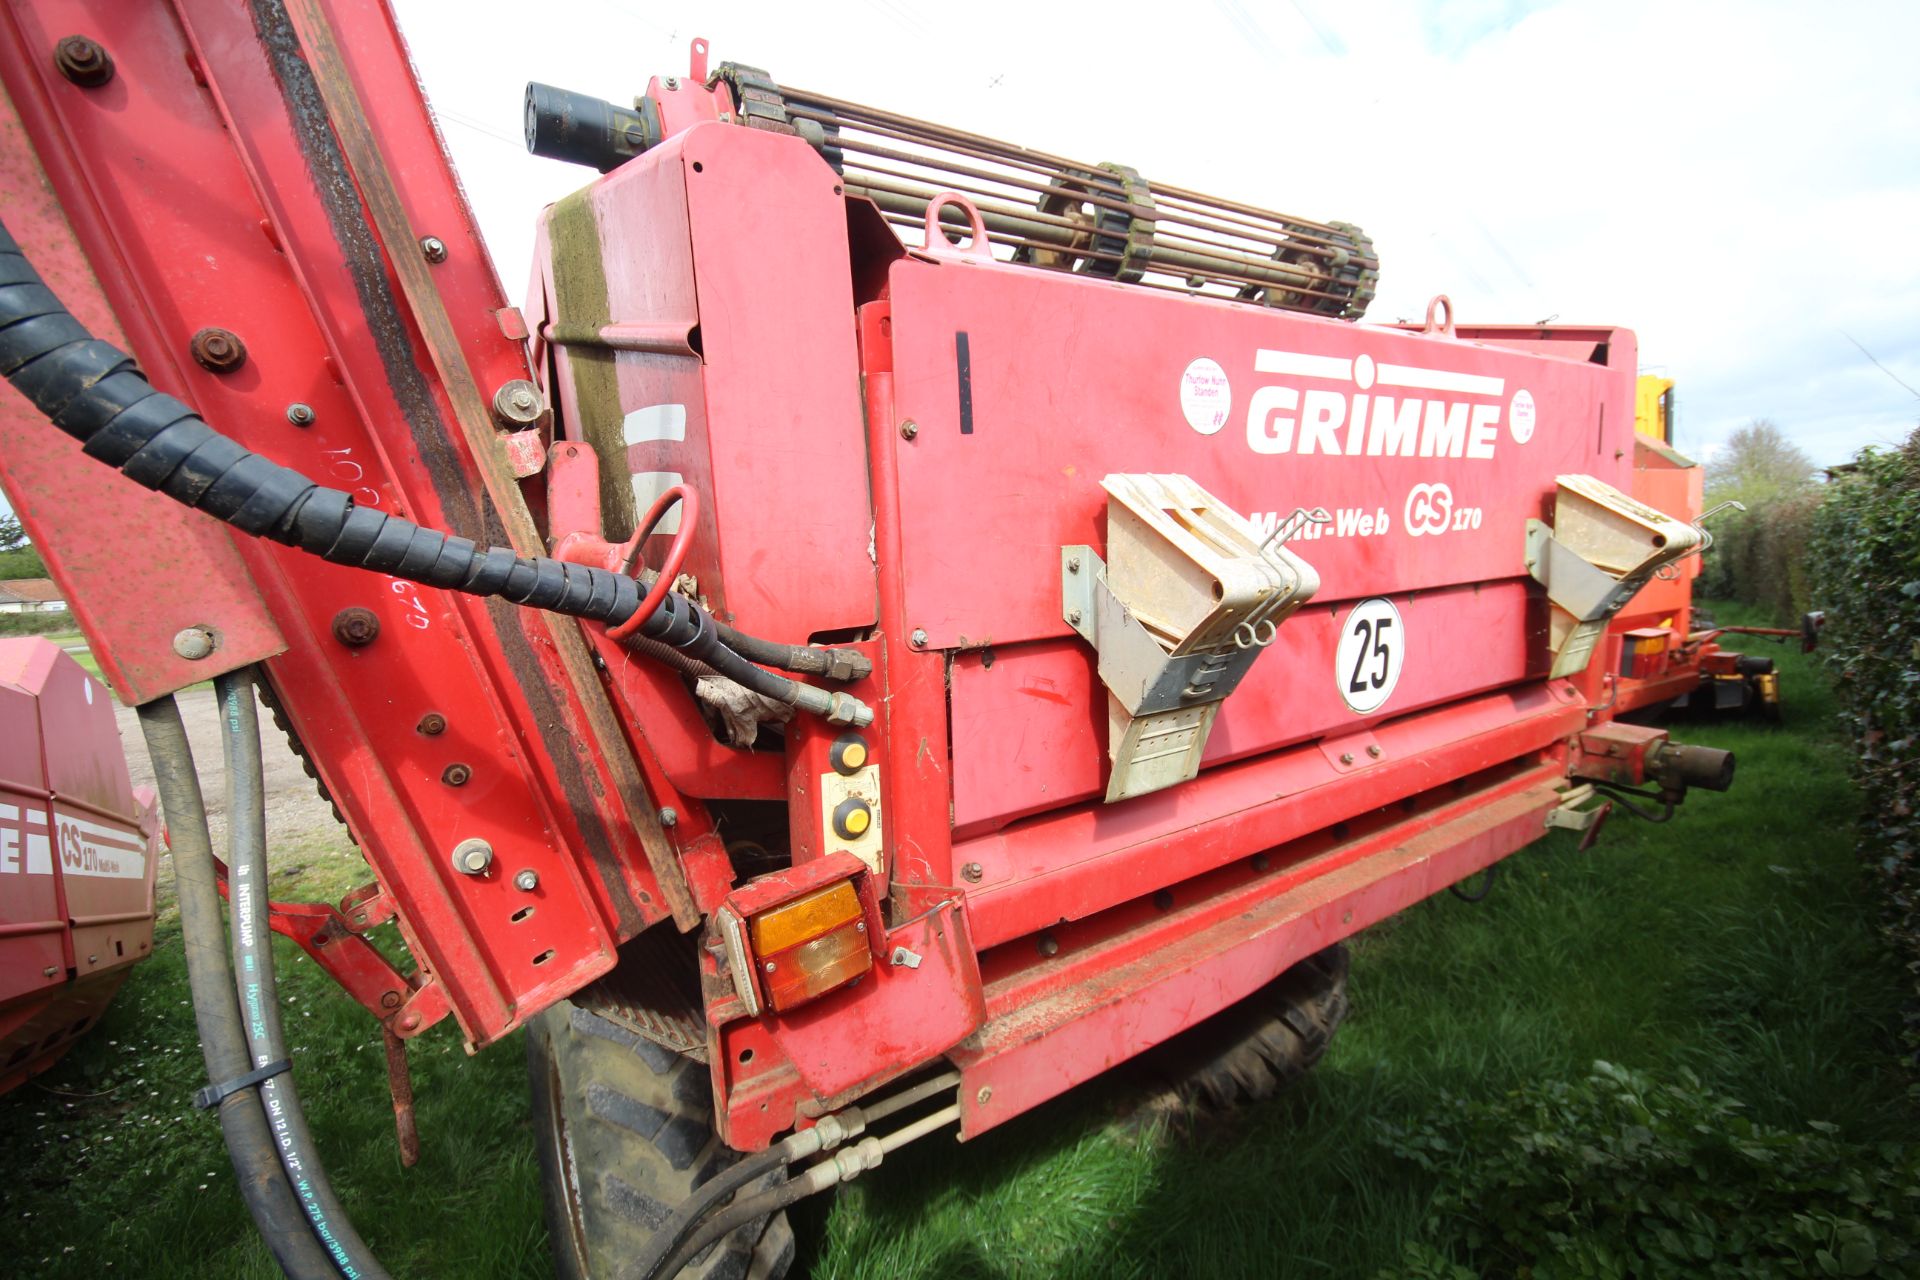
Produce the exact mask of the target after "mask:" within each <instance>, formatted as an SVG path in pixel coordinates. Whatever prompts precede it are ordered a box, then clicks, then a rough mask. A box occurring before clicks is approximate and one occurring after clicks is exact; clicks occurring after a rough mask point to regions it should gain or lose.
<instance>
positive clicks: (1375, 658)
mask: <svg viewBox="0 0 1920 1280" xmlns="http://www.w3.org/2000/svg"><path fill="white" fill-rule="evenodd" d="M1406 657H1407V634H1406V629H1405V627H1404V626H1403V625H1402V624H1401V621H1400V611H1399V610H1398V609H1396V608H1394V606H1393V601H1391V600H1387V599H1384V598H1381V597H1375V598H1374V599H1372V600H1362V601H1361V602H1360V603H1359V604H1356V605H1355V606H1353V611H1352V612H1351V613H1349V614H1347V620H1346V623H1345V624H1344V625H1343V626H1342V627H1341V628H1340V644H1339V646H1338V647H1337V648H1336V649H1335V650H1334V653H1333V678H1334V680H1335V682H1336V683H1337V684H1338V685H1339V686H1340V698H1341V700H1342V701H1344V702H1345V703H1346V704H1347V706H1348V707H1350V708H1351V709H1353V710H1354V711H1357V712H1359V713H1360V714H1361V715H1370V714H1372V713H1373V712H1375V711H1378V710H1379V709H1380V708H1381V707H1382V706H1384V705H1385V704H1386V701H1387V699H1388V698H1390V697H1392V696H1393V686H1394V685H1396V684H1398V683H1399V682H1400V668H1401V667H1402V666H1403V665H1404V664H1405V662H1406Z"/></svg>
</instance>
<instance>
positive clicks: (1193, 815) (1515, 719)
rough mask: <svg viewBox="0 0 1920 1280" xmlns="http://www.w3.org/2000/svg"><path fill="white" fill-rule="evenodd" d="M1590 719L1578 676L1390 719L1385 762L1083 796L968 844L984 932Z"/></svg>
mask: <svg viewBox="0 0 1920 1280" xmlns="http://www.w3.org/2000/svg"><path fill="white" fill-rule="evenodd" d="M1585 723H1586V704H1585V703H1583V702H1581V701H1580V700H1579V699H1578V698H1577V697H1576V696H1575V695H1574V694H1573V693H1572V692H1571V691H1570V690H1569V689H1568V688H1567V687H1566V686H1565V685H1563V684H1559V683H1556V684H1554V685H1553V686H1551V687H1549V686H1543V685H1533V686H1529V687H1526V688H1524V689H1520V690H1517V691H1512V692H1503V693H1494V694H1486V695H1483V696H1482V697H1480V698H1477V699H1474V700H1472V701H1470V702H1466V703H1461V704H1456V705H1452V706H1447V707H1442V708H1438V709H1435V710H1432V711H1427V712H1422V713H1419V714H1416V715H1412V716H1407V717H1405V718H1404V719H1401V720H1394V721H1389V722H1387V723H1386V724H1382V725H1379V726H1377V727H1376V728H1375V729H1374V730H1373V731H1372V736H1373V738H1374V739H1375V740H1376V741H1377V742H1378V744H1379V746H1380V747H1381V751H1382V754H1381V757H1380V758H1379V759H1378V760H1374V759H1372V758H1371V757H1368V756H1366V755H1364V754H1356V758H1355V761H1354V763H1353V764H1351V765H1346V764H1342V763H1340V761H1339V760H1338V758H1337V757H1335V758H1333V759H1329V758H1328V756H1327V754H1326V753H1324V752H1322V751H1321V750H1320V749H1319V748H1318V747H1316V746H1314V745H1312V744H1305V745H1301V746H1296V747H1292V748H1289V749H1287V750H1285V751H1281V752H1276V753H1273V754H1270V755H1266V756H1260V757H1257V758H1255V759H1252V760H1246V761H1242V762H1239V763H1237V764H1231V765H1226V766H1223V767H1221V768H1218V769H1213V770H1209V771H1207V772H1205V773H1203V774H1202V775H1201V776H1200V777H1199V778H1197V779H1195V780H1194V781H1193V782H1190V783H1187V784H1185V785H1183V786H1180V787H1174V788H1171V789H1169V790H1167V791H1161V792H1157V793H1155V794H1153V795H1149V796H1142V797H1139V798H1138V799H1135V800H1130V801H1128V802H1126V803H1125V804H1122V805H1102V804H1083V805H1079V806H1076V807H1073V808H1067V809H1061V810H1058V811H1056V812H1053V813H1049V814H1046V815H1044V816H1041V817H1037V818H1030V819H1027V820H1025V821H1023V822H1019V823H1016V824H1015V825H1013V826H1011V827H1009V828H1007V829H1006V830H1004V831H1001V832H998V833H995V834H993V835H988V836H981V837H977V838H975V839H972V840H966V841H961V842H958V843H956V844H955V846H954V851H953V858H954V861H955V862H956V863H959V864H966V863H978V864H979V865H980V867H981V878H980V884H979V887H978V888H975V889H971V890H970V891H969V892H968V894H967V911H968V915H969V917H970V918H971V920H972V924H973V936H974V940H975V941H976V942H977V943H978V944H979V945H980V946H982V947H991V946H994V945H997V944H999V943H1001V942H1005V941H1007V940H1008V939H1010V938H1017V937H1021V936H1023V935H1025V934H1028V933H1031V932H1033V931H1034V930H1036V929H1040V928H1044V927H1046V926H1047V925H1049V924H1052V923H1054V922H1055V921H1057V920H1063V919H1064V920H1071V919H1078V918H1080V917H1082V916H1086V915H1091V914H1092V913H1094V912H1096V911H1100V910H1104V909H1105V908H1107V907H1111V906H1113V905H1115V904H1117V903H1120V902H1125V901H1127V900H1128V899H1130V898H1134V897H1137V896H1139V895H1141V894H1145V893H1151V892H1152V891H1153V890H1155V889H1158V888H1160V887H1161V886H1163V885H1168V884H1173V883H1176V882H1177V881H1180V880H1183V879H1186V878H1187V877H1189V876H1192V875H1196V874H1198V873H1200V872H1202V871H1206V870H1209V869H1211V868H1213V867H1217V866H1220V865H1221V864H1223V863H1225V862H1228V861H1231V860H1232V859H1234V858H1237V857H1243V856H1246V855H1248V854H1251V853H1255V852H1258V851H1259V850H1262V849H1268V848H1271V847H1273V846H1275V845H1278V844H1282V843H1284V842H1286V841H1288V840H1294V839H1297V838H1299V837H1301V836H1303V835H1306V834H1308V833H1310V832H1313V831H1316V830H1319V829H1320V828H1322V827H1325V826H1329V825H1331V824H1332V823H1335V822H1339V821H1341V820H1343V819H1346V818H1350V817H1354V816H1356V815H1359V814H1363V813H1367V812H1369V811H1371V810H1373V809H1375V808H1377V807H1378V806H1380V805H1383V804H1390V803H1392V802H1393V801H1395V800H1398V799H1400V798H1402V797H1404V796H1411V795H1414V794H1417V793H1418V792H1420V791H1423V790H1425V789H1427V788H1428V787H1432V786H1435V785H1437V784H1438V783H1440V782H1444V781H1446V780H1448V779H1451V778H1457V777H1463V776H1465V775H1467V774H1470V773H1473V772H1476V771H1478V770H1480V769H1485V768H1488V767H1491V766H1493V765H1496V764H1500V763H1502V762H1504V761H1508V760H1513V759H1518V758H1524V757H1526V756H1528V755H1529V754H1531V753H1534V752H1538V751H1541V750H1544V749H1546V748H1547V747H1548V746H1550V745H1551V744H1553V743H1555V742H1557V741H1558V740H1560V739H1562V738H1564V737H1566V735H1568V734H1569V733H1572V732H1574V731H1575V730H1577V729H1579V728H1580V727H1582V726H1583V725H1584V724H1585Z"/></svg>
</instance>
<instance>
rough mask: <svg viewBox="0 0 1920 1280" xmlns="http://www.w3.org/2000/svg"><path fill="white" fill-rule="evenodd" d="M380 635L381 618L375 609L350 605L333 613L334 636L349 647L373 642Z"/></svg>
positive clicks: (359, 646)
mask: <svg viewBox="0 0 1920 1280" xmlns="http://www.w3.org/2000/svg"><path fill="white" fill-rule="evenodd" d="M379 637H380V618H379V615H377V614H375V613H374V611H373V610H371V609H368V608H364V607H362V606H360V605H357V604H356V605H350V606H349V607H347V608H345V609H342V610H341V611H340V612H338V613H336V614H334V615H333V638H334V639H335V640H338V641H339V642H340V643H341V644H344V645H346V646H347V647H348V648H349V649H359V648H363V647H365V646H367V645H370V644H372V643H373V642H374V641H375V640H377V639H379Z"/></svg>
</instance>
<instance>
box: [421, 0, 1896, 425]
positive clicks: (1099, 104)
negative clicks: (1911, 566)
mask: <svg viewBox="0 0 1920 1280" xmlns="http://www.w3.org/2000/svg"><path fill="white" fill-rule="evenodd" d="M398 8H399V11H400V17H401V22H402V26H403V28H404V29H405V30H406V32H407V34H408V36H409V39H410V40H411V42H412V45H413V49H414V56H415V58H416V60H417V61H418V62H419V64H420V66H421V70H422V74H423V77H424V79H425V82H426V86H427V90H428V94H429V97H430V99H431V100H432V101H433V102H434V104H435V106H436V107H437V108H438V109H439V111H440V113H441V120H442V126H443V128H444V129H445V131H446V134H447V138H448V142H449V145H450V146H451V148H452V150H453V152H454V156H455V159H456V162H457V164H458V167H459V169H460V172H461V176H462V178H463V180H464V181H465V182H466V184H467V187H468V190H469V192H470V194H471V196H472V198H473V200H474V203H475V206H476V208H477V210H478V213H479V216H480V220H481V225H482V227H483V228H484V230H485V233H486V235H487V237H488V240H489V242H490V244H491V245H492V248H493V251H494V253H495V255H496V258H497V260H498V262H499V264H500V267H501V271H502V276H503V278H504V279H505V280H506V281H507V286H508V292H509V295H510V296H517V295H518V294H519V293H520V291H521V288H522V282H523V281H525V279H526V278H527V265H528V259H529V255H530V253H531V248H532V225H533V219H534V217H535V216H536V214H537V213H538V210H539V209H540V207H541V206H542V205H543V204H544V203H546V202H548V201H551V200H552V199H554V198H556V197H558V196H560V195H562V194H565V193H566V192H567V191H570V190H572V189H574V188H575V187H577V186H579V185H581V184H582V183H583V182H584V181H585V180H586V179H587V178H588V177H589V176H590V175H588V174H587V173H586V172H585V171H584V170H580V169H577V168H574V167H571V166H567V165H561V164H557V163H554V162H551V161H544V160H538V159H534V158H532V157H528V156H526V155H524V154H523V153H522V151H521V149H520V146H519V143H518V141H517V139H518V137H519V132H520V95H521V87H522V85H523V83H524V82H525V81H526V80H529V79H537V80H545V81H548V82H551V83H555V84H559V85H562V86H565V87H568V88H573V89H578V90H581V91H584V92H589V93H594V94H598V95H600V96H603V97H608V98H614V99H622V98H630V97H631V96H632V95H634V94H635V93H638V92H640V91H642V90H643V89H644V88H645V86H646V77H647V75H648V74H650V73H655V72H658V73H662V74H683V73H684V72H685V69H686V56H687V55H686V50H687V44H688V41H689V40H690V39H691V38H692V37H693V36H694V35H696V34H699V35H704V36H707V37H709V38H710V39H711V41H712V45H713V51H714V53H713V56H714V58H715V59H716V60H719V59H722V58H732V59H736V60H739V61H742V62H747V63H751V64H753V65H756V66H761V67H765V68H767V69H768V70H769V71H770V72H771V73H772V74H773V76H774V78H775V79H776V80H784V81H786V82H788V83H793V84H801V85H806V86H808V87H810V88H815V89H820V90H824V91H827V92H831V93H835V94H838V95H841V96H845V97H849V98H853V99H856V100H859V101H866V102H871V103H874V104H876V105H880V106H885V107H888V108H891V109H894V110H898V111H902V112H905V113H907V114H911V115H919V116H924V117H928V118H931V119H936V120H940V121H942V122H946V123H951V124H955V125H959V126H962V127H965V128H969V129H974V130H977V131H979V132H983V133H989V134H994V135H997V136H1001V137H1006V138H1010V139H1012V140H1014V141H1019V142H1025V143H1029V144H1032V145H1035V146H1040V147H1044V148H1046V149H1049V150H1054V151H1059V152H1062V153H1065V154H1069V155H1077V156H1082V157H1085V158H1087V159H1090V160H1119V161H1123V162H1125V163H1128V164H1132V165H1134V166H1135V167H1136V168H1138V169H1139V170H1140V171H1141V172H1143V173H1145V174H1146V175H1148V176H1149V177H1150V178H1153V177H1158V178H1162V179H1165V180H1168V181H1173V182H1178V183H1180V184H1181V185H1185V186H1190V187H1197V188H1199V189H1202V190H1209V191H1213V192H1216V193H1218V194H1221V195H1226V196H1231V197H1234V198H1237V199H1242V200H1245V201H1247V202H1249V203H1254V204H1263V205H1267V206H1269V207H1272V208H1277V209H1281V210H1285V211H1287V212H1291V213H1297V214H1300V215H1303V216H1307V217H1314V218H1341V219H1345V220H1348V221H1353V222H1357V223H1359V224H1360V225H1361V226H1363V227H1365V228H1367V230H1368V231H1369V232H1370V233H1372V234H1373V236H1374V237H1375V239H1376V241H1377V242H1378V244H1379V247H1380V251H1381V256H1382V261H1383V281H1382V286H1383V291H1382V294H1381V297H1380V300H1379V302H1378V303H1376V304H1375V307H1374V309H1373V311H1372V313H1371V314H1372V316H1373V318H1375V319H1385V320H1390V319H1392V318H1394V317H1395V316H1414V315H1420V314H1423V313H1424V310H1425V305H1426V300H1427V298H1428V297H1429V296H1431V295H1432V294H1435V293H1442V292H1444V293H1447V294H1449V295H1451V296H1452V298H1453V299H1454V301H1455V302H1456V303H1457V304H1458V306H1459V310H1460V313H1461V316H1462V318H1463V319H1468V320H1486V321H1510V320H1525V321H1530V320H1538V319H1542V318H1544V317H1546V316H1549V315H1558V316H1559V317H1560V318H1561V319H1562V320H1563V321H1587V322H1606V323H1617V324H1624V325H1627V326H1629V327H1631V328H1633V329H1635V330H1636V331H1637V332H1638V334H1639V337H1640V351H1641V358H1642V360H1643V361H1644V362H1645V363H1646V364H1648V365H1657V366H1659V367H1661V368H1662V370H1663V371H1664V372H1665V373H1666V374H1667V376H1670V377H1673V378H1675V379H1677V380H1678V382H1679V389H1678V395H1679V399H1680V404H1681V407H1682V408H1681V415H1682V416H1681V418H1680V432H1681V435H1680V442H1681V445H1682V447H1683V448H1687V449H1691V450H1692V451H1694V452H1695V453H1698V454H1704V453H1706V452H1707V451H1708V450H1709V449H1710V448H1712V447H1713V446H1714V445H1715V444H1716V443H1717V442H1719V441H1720V440H1722V439H1724V437H1725V436H1726V434H1727V433H1728V432H1729V431H1731V430H1732V429H1733V428H1734V427H1736V426H1739V425H1741V424H1742V423H1744V422H1746V421H1749V420H1751V419H1753V418H1756V417H1768V418H1771V419H1773V420H1774V421H1776V422H1777V423H1779V424H1780V426H1781V427H1782V428H1783V429H1784V430H1785V431H1786V432H1787V433H1788V434H1789V435H1790V436H1792V437H1793V438H1794V439H1795V440H1796V441H1798V442H1799V443H1800V444H1801V446H1802V447H1803V448H1805V449H1806V450H1807V452H1808V453H1809V454H1811V455H1812V456H1813V457H1814V458H1815V460H1816V461H1818V462H1821V463H1833V462H1838V461H1841V460H1844V459H1845V458H1846V457H1848V456H1850V455H1851V454H1852V453H1853V451H1854V450H1856V449H1857V448H1859V447H1860V446H1862V445H1865V444H1868V443H1873V442H1876V441H1883V442H1884V441H1891V440H1894V439H1897V438H1899V437H1901V436H1903V435H1904V434H1905V433H1906V432H1907V431H1909V430H1911V429H1912V427H1913V426H1914V425H1915V423H1916V421H1920V398H1916V397H1914V396H1913V395H1912V394H1910V393H1909V392H1907V391H1904V390H1903V389H1902V388H1901V387H1900V386H1899V385H1898V384H1897V383H1896V382H1895V381H1894V380H1893V378H1891V377H1889V376H1888V375H1887V374H1886V373H1883V372H1882V371H1881V370H1879V369H1876V368H1875V367H1874V366H1873V365H1872V364H1871V363H1870V362H1869V361H1868V360H1867V359H1866V357H1865V356H1863V355H1862V354H1861V353H1860V351H1859V350H1858V349H1857V348H1856V347H1855V346H1853V344H1852V343H1851V342H1849V341H1848V339H1847V337H1846V336H1845V335H1846V334H1851V335H1852V336H1853V337H1854V338H1855V339H1858V340H1859V342H1860V343H1861V344H1863V345H1864V346H1866V347H1867V348H1868V349H1869V350H1871V351H1872V352H1873V353H1874V355H1875V356H1877V357H1878V358H1879V359H1880V360H1881V361H1882V362H1883V363H1884V364H1885V365H1886V366H1887V367H1888V368H1889V369H1890V370H1892V371H1893V373H1894V374H1895V375H1897V376H1898V377H1900V378H1902V379H1904V380H1905V381H1906V382H1909V383H1912V384H1913V385H1915V386H1920V325H1916V324H1915V319H1916V305H1915V299H1916V298H1920V235H1916V230H1920V149H1916V146H1915V143H1914V139H1915V138H1916V137H1920V89H1916V79H1915V77H1914V75H1913V74H1912V67H1911V58H1912V50H1913V49H1914V48H1915V47H1920V6H1916V5H1913V4H1910V3H1864V2H1863V3H1836V4H1831V5H1823V6H1812V5H1804V4H1795V3H1737V2H1735V0H1694V2H1687V3H1659V2H1658V0H1568V2H1566V3H1561V4H1557V5H1550V6H1535V5H1528V4H1525V3H1521V2H1519V0H1432V2H1429V3H1417V2H1415V0H1381V2H1379V3H1367V4H1341V5H1335V4H1329V3H1325V2H1324V0H1297V2H1296V3H1293V4H1290V5H1284V6H1276V5H1257V4H1252V3H1249V2H1247V0H1220V2H1219V3H1216V4H1212V5H1200V4H1188V5H1184V6H1179V7H1169V6H1165V5H1159V4H1151V5H1147V4H1136V5H1130V4H1125V3H1120V2H1118V0H1116V3H1114V4H1110V5H1108V6H1106V7H1104V8H1100V9H1095V10H1088V9H1086V8H1084V7H1067V6H1041V5H1034V4H1030V3H1029V4H1024V5H1014V4H1004V3H976V4H973V5H968V6H964V7H961V8H954V7H951V6H938V7H936V6H932V5H927V4H923V3H918V2H916V0H868V2H867V3H864V4H860V5H849V6H832V7H820V6H814V7H805V8H803V7H799V6H793V5H771V4H764V3H737V4H733V5H729V6H726V7H725V8H720V9H709V8H706V7H703V6H696V5H693V4H687V3H661V4H647V5H645V6H641V5H638V4H631V5H627V4H623V5H615V4H612V3H608V2H606V0H597V2H596V3H593V4H589V5H584V6H576V7H568V8H556V9H554V10H552V11H550V12H547V13H545V14H544V15H543V17H542V20H541V21H539V22H529V21H527V10H526V8H525V6H524V5H523V4H520V3H517V2H513V3H510V2H509V0H475V2H474V3H470V4H468V5H466V6H463V7H462V10H461V18H460V20H459V21H458V22H457V23H456V22H449V21H447V15H448V13H449V10H448V9H447V7H446V6H445V5H443V4H437V3H431V2H430V0H400V2H399V4H398ZM502 32H510V33H511V37H510V38H503V37H502V35H501V33H502ZM990 86H991V87H990Z"/></svg>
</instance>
